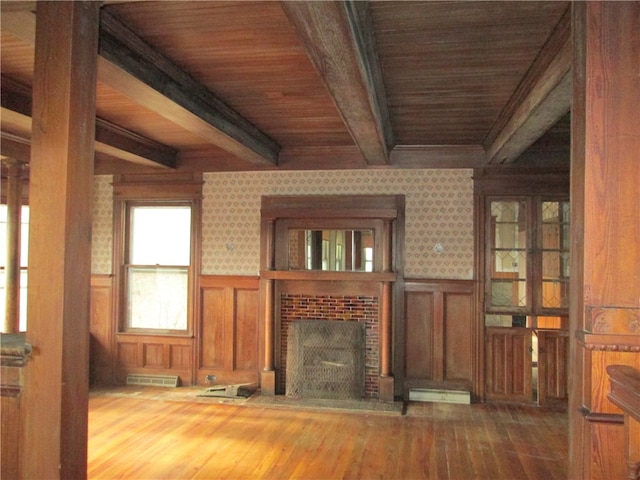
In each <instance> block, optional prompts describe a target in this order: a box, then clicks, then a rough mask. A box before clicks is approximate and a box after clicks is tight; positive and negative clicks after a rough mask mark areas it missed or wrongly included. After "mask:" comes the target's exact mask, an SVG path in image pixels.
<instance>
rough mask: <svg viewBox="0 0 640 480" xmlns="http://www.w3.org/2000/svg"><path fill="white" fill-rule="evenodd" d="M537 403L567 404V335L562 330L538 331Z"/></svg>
mask: <svg viewBox="0 0 640 480" xmlns="http://www.w3.org/2000/svg"><path fill="white" fill-rule="evenodd" d="M537 334H538V403H539V404H540V405H553V404H558V403H559V404H564V403H566V402H567V399H568V396H567V370H568V366H567V359H568V358H569V333H568V332H567V331H563V330H538V331H537Z"/></svg>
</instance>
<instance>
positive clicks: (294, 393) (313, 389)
mask: <svg viewBox="0 0 640 480" xmlns="http://www.w3.org/2000/svg"><path fill="white" fill-rule="evenodd" d="M365 344H366V342H365V327H364V325H363V324H360V323H358V322H346V321H335V320H298V321H295V322H292V323H291V324H290V325H289V333H288V346H287V377H286V380H287V381H286V395H287V396H289V397H296V398H323V399H335V400H341V399H361V398H364V395H365Z"/></svg>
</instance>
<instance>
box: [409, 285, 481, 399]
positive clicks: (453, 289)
mask: <svg viewBox="0 0 640 480" xmlns="http://www.w3.org/2000/svg"><path fill="white" fill-rule="evenodd" d="M404 297H405V301H404V307H405V341H404V342H405V343H404V347H405V358H404V361H405V381H404V392H405V396H406V395H407V392H408V391H409V390H410V389H412V388H437V389H450V390H463V391H467V392H471V393H472V394H474V395H476V394H477V392H472V389H473V365H474V362H476V361H477V359H476V356H477V352H476V351H475V348H474V345H475V343H476V342H475V338H474V335H475V334H474V332H475V329H474V328H473V322H474V318H475V310H474V302H473V298H474V283H473V282H472V281H466V280H413V279H412V280H406V281H405V292H404Z"/></svg>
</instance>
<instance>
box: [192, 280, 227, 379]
mask: <svg viewBox="0 0 640 480" xmlns="http://www.w3.org/2000/svg"><path fill="white" fill-rule="evenodd" d="M200 288H201V292H202V293H201V299H202V300H201V301H202V305H201V312H202V314H201V318H200V321H201V322H202V323H201V330H200V364H199V365H198V367H199V368H207V369H216V370H221V369H224V354H225V347H224V346H225V326H226V322H225V318H226V316H227V312H226V310H227V309H226V307H227V288H225V287H224V286H205V285H203V284H202V280H201V284H200Z"/></svg>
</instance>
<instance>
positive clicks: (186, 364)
mask: <svg viewBox="0 0 640 480" xmlns="http://www.w3.org/2000/svg"><path fill="white" fill-rule="evenodd" d="M169 368H170V369H172V370H189V369H190V368H191V346H190V345H169Z"/></svg>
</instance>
